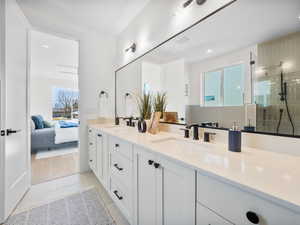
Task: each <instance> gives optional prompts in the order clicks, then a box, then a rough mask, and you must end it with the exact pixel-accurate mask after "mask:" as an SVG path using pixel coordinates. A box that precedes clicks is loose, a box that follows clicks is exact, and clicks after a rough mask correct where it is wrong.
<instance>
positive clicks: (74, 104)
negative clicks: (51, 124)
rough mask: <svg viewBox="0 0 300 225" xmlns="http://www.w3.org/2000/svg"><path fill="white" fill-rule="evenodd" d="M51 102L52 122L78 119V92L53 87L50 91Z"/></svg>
mask: <svg viewBox="0 0 300 225" xmlns="http://www.w3.org/2000/svg"><path fill="white" fill-rule="evenodd" d="M52 100H53V104H52V115H53V119H54V120H65V119H78V116H79V112H78V106H79V92H78V90H73V89H68V88H57V87H54V88H53V89H52Z"/></svg>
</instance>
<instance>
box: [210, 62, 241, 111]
mask: <svg viewBox="0 0 300 225" xmlns="http://www.w3.org/2000/svg"><path fill="white" fill-rule="evenodd" d="M244 73H245V70H244V64H238V65H234V66H228V67H224V68H221V69H219V70H214V71H210V72H206V73H204V105H205V106H241V105H243V104H244Z"/></svg>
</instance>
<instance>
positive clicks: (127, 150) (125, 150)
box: [109, 136, 133, 160]
mask: <svg viewBox="0 0 300 225" xmlns="http://www.w3.org/2000/svg"><path fill="white" fill-rule="evenodd" d="M109 143H110V145H109V146H110V152H113V153H120V154H121V155H123V156H125V157H126V158H127V159H129V160H132V159H133V146H132V144H130V143H129V142H126V141H123V140H121V139H119V138H116V137H112V136H110V137H109Z"/></svg>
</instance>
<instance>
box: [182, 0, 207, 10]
mask: <svg viewBox="0 0 300 225" xmlns="http://www.w3.org/2000/svg"><path fill="white" fill-rule="evenodd" d="M193 1H195V0H187V1H186V2H184V3H183V5H182V7H183V8H186V7H188V6H189V5H190V4H192V2H193ZM205 2H206V0H196V3H197V5H203V4H204V3H205Z"/></svg>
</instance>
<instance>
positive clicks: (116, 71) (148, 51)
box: [114, 0, 300, 138]
mask: <svg viewBox="0 0 300 225" xmlns="http://www.w3.org/2000/svg"><path fill="white" fill-rule="evenodd" d="M236 1H238V0H232V1H230V2H229V3H227V4H225V5H224V6H222V7H220V8H218V9H216V10H215V11H213V12H211V13H210V14H208V15H206V16H205V17H203V18H202V19H200V20H198V21H196V22H195V23H193V24H192V25H190V26H188V27H187V28H185V29H183V30H182V31H180V32H178V33H176V34H174V35H172V36H171V37H169V38H168V39H166V40H165V41H163V42H161V43H159V44H158V45H156V46H154V47H153V48H151V49H149V50H147V51H146V52H145V53H143V54H141V55H140V56H137V57H136V58H134V59H133V60H131V61H129V62H128V63H126V64H125V65H123V66H120V67H119V68H117V70H115V75H114V79H115V82H114V83H115V90H114V92H115V104H114V105H115V110H114V111H115V112H114V117H115V120H116V119H117V88H118V86H117V73H118V72H119V71H121V70H122V69H124V68H125V67H127V66H128V65H130V64H132V63H134V62H136V61H138V60H139V59H141V58H143V57H144V56H146V55H148V54H149V53H151V52H153V51H155V50H156V49H158V48H159V47H161V46H163V45H164V44H166V43H167V42H169V41H171V40H173V39H175V38H176V37H177V36H179V35H181V34H183V33H184V32H186V31H188V30H190V29H192V28H194V27H195V26H197V25H198V24H200V23H201V22H203V21H204V20H206V19H208V18H209V17H211V16H213V15H215V14H216V13H218V12H219V11H221V10H223V9H225V8H227V7H228V6H230V5H232V4H233V3H235V2H236ZM251 98H253V96H251ZM160 123H164V124H173V125H177V126H186V125H187V124H185V123H180V122H178V123H170V122H160ZM199 127H201V126H199ZM202 128H206V129H215V130H224V131H228V130H230V129H229V128H218V127H202ZM242 132H243V133H250V134H260V135H270V136H278V137H290V138H300V135H292V134H278V133H270V132H262V131H245V130H242Z"/></svg>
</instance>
